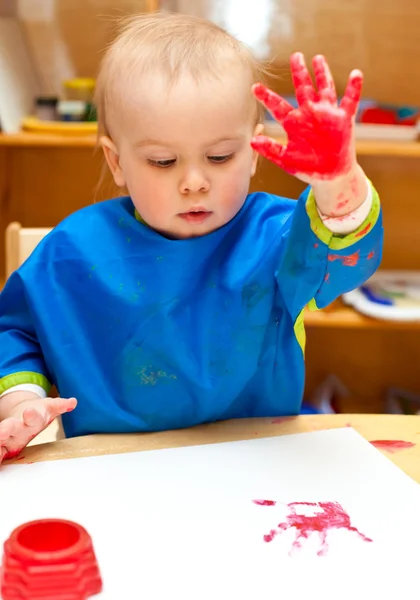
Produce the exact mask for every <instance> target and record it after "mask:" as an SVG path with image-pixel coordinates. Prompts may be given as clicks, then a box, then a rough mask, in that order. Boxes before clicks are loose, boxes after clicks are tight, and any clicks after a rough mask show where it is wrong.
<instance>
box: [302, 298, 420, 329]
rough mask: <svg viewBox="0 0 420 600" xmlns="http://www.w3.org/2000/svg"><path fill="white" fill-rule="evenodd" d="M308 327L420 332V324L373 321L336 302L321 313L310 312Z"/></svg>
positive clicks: (307, 317)
mask: <svg viewBox="0 0 420 600" xmlns="http://www.w3.org/2000/svg"><path fill="white" fill-rule="evenodd" d="M305 326H306V327H308V328H309V327H338V328H344V329H404V330H410V329H413V330H420V322H413V321H411V322H407V323H406V322H401V321H387V320H384V319H372V318H370V317H366V316H365V315H362V314H361V313H359V312H357V311H355V310H353V309H352V308H350V307H349V306H346V305H345V304H344V303H343V302H342V301H341V300H336V301H335V302H334V303H333V304H331V306H329V307H327V308H324V309H323V310H319V311H314V312H313V311H310V310H308V311H307V312H306V314H305Z"/></svg>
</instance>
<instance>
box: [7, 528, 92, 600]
mask: <svg viewBox="0 0 420 600" xmlns="http://www.w3.org/2000/svg"><path fill="white" fill-rule="evenodd" d="M101 590H102V579H101V575H100V572H99V567H98V563H97V561H96V557H95V553H94V550H93V545H92V540H91V538H90V535H89V534H88V532H87V531H86V529H84V528H83V527H81V525H78V524H77V523H73V522H72V521H65V520H62V519H42V520H40V521H31V522H30V523H25V524H24V525H21V526H20V527H18V528H17V529H15V530H14V531H13V532H12V534H11V535H10V537H9V539H8V540H7V541H6V542H5V544H4V556H3V566H2V570H1V579H0V593H1V598H2V599H3V600H86V599H87V598H89V597H90V596H93V595H95V594H98V593H99V592H100V591H101Z"/></svg>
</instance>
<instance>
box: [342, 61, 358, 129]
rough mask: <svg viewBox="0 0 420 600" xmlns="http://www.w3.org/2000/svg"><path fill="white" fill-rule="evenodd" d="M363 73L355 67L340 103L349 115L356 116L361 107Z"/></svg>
mask: <svg viewBox="0 0 420 600" xmlns="http://www.w3.org/2000/svg"><path fill="white" fill-rule="evenodd" d="M362 86H363V73H362V72H361V71H359V69H353V71H352V72H351V73H350V76H349V80H348V82H347V87H346V91H345V93H344V96H343V99H342V100H341V103H340V108H342V109H343V110H344V111H345V112H346V113H347V115H348V116H349V117H354V116H355V115H356V113H357V109H358V107H359V102H360V97H361V95H362Z"/></svg>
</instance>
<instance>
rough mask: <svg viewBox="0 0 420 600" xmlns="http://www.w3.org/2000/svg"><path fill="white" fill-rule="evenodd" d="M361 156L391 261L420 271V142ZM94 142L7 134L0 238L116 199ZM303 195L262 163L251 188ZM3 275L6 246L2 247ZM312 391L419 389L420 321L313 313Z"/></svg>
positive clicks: (355, 393)
mask: <svg viewBox="0 0 420 600" xmlns="http://www.w3.org/2000/svg"><path fill="white" fill-rule="evenodd" d="M357 149H358V155H359V161H360V163H361V164H362V166H363V168H364V169H365V171H366V173H367V175H368V176H369V177H370V178H371V179H372V181H373V182H374V184H375V186H376V188H377V189H378V191H379V194H380V196H381V200H382V206H383V210H384V227H385V247H384V255H383V262H382V267H384V268H388V269H391V268H392V269H420V243H419V238H420V200H419V198H420V143H391V142H370V141H369V142H368V141H363V142H362V141H360V142H358V148H357ZM102 166H103V158H102V152H101V151H100V150H96V149H95V140H94V139H92V138H89V137H85V138H60V137H58V136H53V137H48V136H42V137H41V136H36V135H31V134H19V135H16V136H0V236H1V237H4V230H5V227H6V225H7V224H8V223H9V222H10V221H13V220H18V221H20V222H21V223H22V225H24V226H44V227H50V226H54V225H56V224H57V223H58V222H59V221H60V220H61V219H63V218H64V217H66V216H67V215H68V214H69V213H71V212H73V211H75V210H77V209H79V208H81V207H83V206H87V205H89V204H91V203H92V202H94V201H100V200H102V199H104V198H109V197H112V196H113V195H114V193H115V190H114V189H113V186H112V183H111V180H110V177H109V176H108V175H106V176H105V177H104V181H103V182H102V183H101V184H100V186H99V187H98V182H99V181H100V178H101V171H102ZM257 189H259V190H266V191H269V192H272V193H276V194H280V195H283V196H289V197H292V198H296V197H297V196H298V195H299V193H300V191H301V190H302V189H303V184H301V183H300V182H299V181H297V180H296V179H294V178H293V177H290V176H289V175H287V174H285V173H283V172H282V171H281V170H280V169H278V168H277V167H275V166H274V165H272V164H271V163H268V162H267V161H261V163H260V166H259V169H258V172H257V174H256V176H255V178H254V179H253V181H252V185H251V190H252V191H253V190H257ZM0 248H1V252H0V267H1V272H0V279H1V278H2V277H3V276H4V271H3V267H4V251H3V247H2V246H0ZM305 322H306V328H307V339H308V342H307V350H306V363H307V386H306V388H307V393H308V394H310V393H311V392H313V390H314V389H315V388H316V386H317V385H318V384H319V383H320V382H321V381H322V379H323V378H324V377H326V376H327V375H328V374H329V373H335V374H336V375H338V376H339V377H340V379H342V381H343V382H344V383H345V384H346V385H347V386H348V388H349V389H350V391H351V396H350V397H349V398H348V399H347V400H346V401H345V404H344V405H343V408H344V409H345V410H347V411H349V412H380V411H381V410H382V409H383V404H382V400H383V397H384V392H385V390H386V389H387V388H388V387H389V386H391V385H399V386H404V387H406V388H408V389H411V390H412V391H416V392H420V375H419V371H420V369H419V363H420V324H399V323H395V322H386V321H376V320H373V319H369V318H367V317H363V316H362V315H360V314H358V313H356V312H355V311H353V310H352V309H350V308H348V307H345V306H344V305H343V304H342V303H341V302H340V301H337V302H336V303H334V305H332V306H331V307H328V308H327V309H325V310H323V311H320V312H317V313H308V314H307V316H306V320H305Z"/></svg>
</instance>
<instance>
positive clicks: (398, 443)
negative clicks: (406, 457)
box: [370, 440, 415, 454]
mask: <svg viewBox="0 0 420 600" xmlns="http://www.w3.org/2000/svg"><path fill="white" fill-rule="evenodd" d="M370 443H371V444H372V446H375V448H377V449H378V450H386V451H387V452H389V453H390V454H394V453H395V452H398V451H399V450H407V449H408V448H413V447H414V446H415V444H413V442H404V440H373V441H371V442H370Z"/></svg>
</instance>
